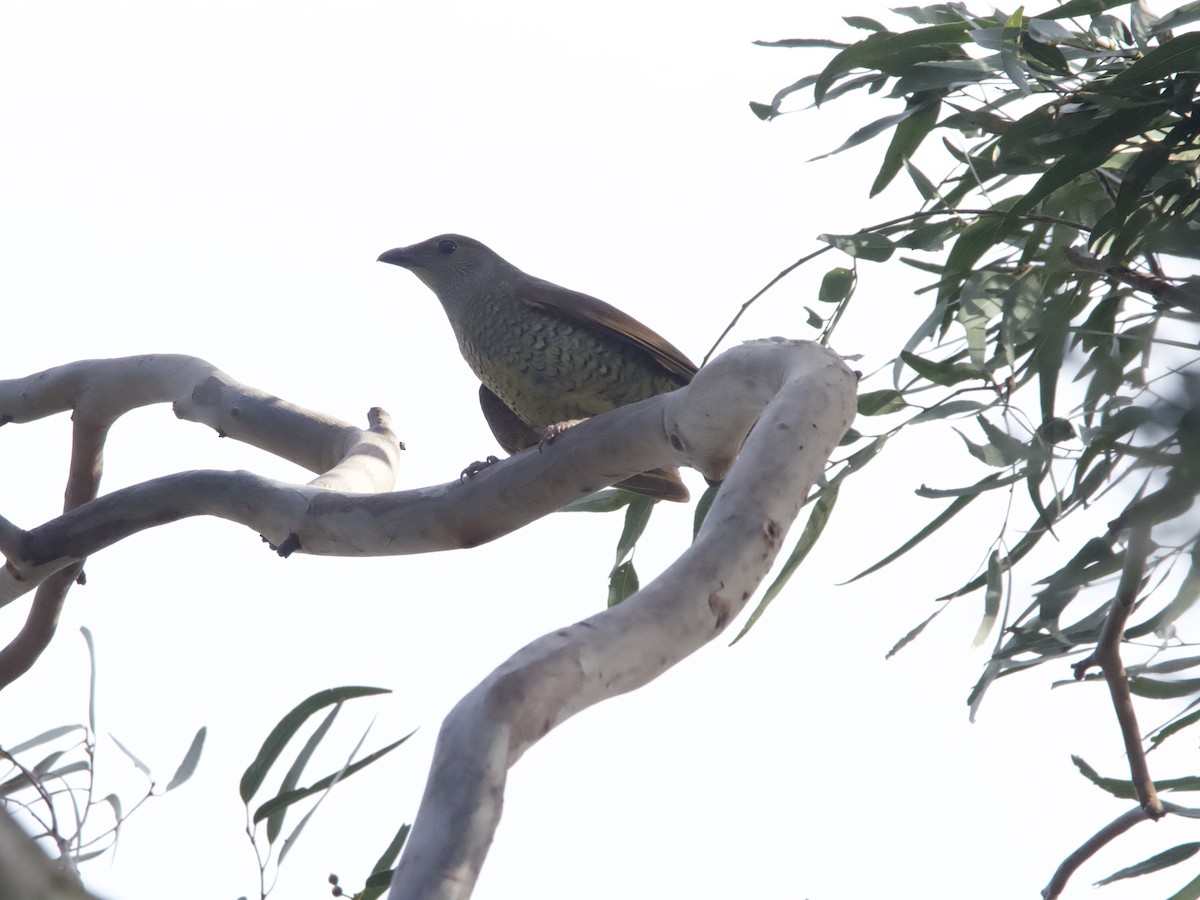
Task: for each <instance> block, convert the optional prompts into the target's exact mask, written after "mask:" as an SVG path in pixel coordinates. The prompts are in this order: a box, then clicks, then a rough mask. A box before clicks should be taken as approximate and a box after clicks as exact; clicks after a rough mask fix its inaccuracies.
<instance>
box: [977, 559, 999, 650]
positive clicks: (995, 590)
mask: <svg viewBox="0 0 1200 900" xmlns="http://www.w3.org/2000/svg"><path fill="white" fill-rule="evenodd" d="M1003 575H1004V572H1003V570H1002V569H1001V567H1000V551H999V550H993V551H992V552H991V555H990V556H988V562H987V591H985V592H984V597H983V620H982V621H981V622H980V623H979V628H978V629H976V631H975V639H974V640H973V641H972V642H971V646H972V647H979V646H981V645H982V644H983V642H984V641H986V640H987V637H988V635H989V634H991V633H992V629H993V628H994V627H995V626H996V619H997V617H998V616H999V615H1000V598H1001V596H1002V595H1003V589H1004V585H1003V582H1002V580H1001V579H1002V578H1003Z"/></svg>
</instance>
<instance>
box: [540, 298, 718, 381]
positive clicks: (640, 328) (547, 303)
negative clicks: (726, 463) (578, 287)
mask: <svg viewBox="0 0 1200 900" xmlns="http://www.w3.org/2000/svg"><path fill="white" fill-rule="evenodd" d="M521 287H522V289H521V292H520V295H521V299H522V301H524V302H525V303H526V304H528V305H529V306H530V307H532V308H533V309H536V310H538V311H539V312H543V313H547V314H549V315H552V316H558V317H559V318H563V319H567V320H569V321H573V322H579V323H580V324H583V325H587V326H588V327H590V328H595V329H597V330H599V331H602V332H604V333H605V334H608V335H611V336H612V337H615V338H617V339H618V340H621V341H624V342H625V343H627V344H630V345H632V346H634V347H637V348H638V349H639V350H644V351H645V352H646V353H648V354H650V356H651V357H652V358H653V359H654V361H655V362H657V363H658V364H659V365H660V366H662V367H663V368H664V369H666V370H667V371H668V372H670V373H671V374H673V375H676V376H678V377H679V378H681V379H683V382H684V383H687V382H688V381H691V380H692V376H693V375H695V374H696V364H695V363H693V362H692V361H691V360H690V359H688V358H687V357H686V356H685V355H684V353H683V351H682V350H680V349H679V348H678V347H676V346H675V345H674V344H672V343H671V342H670V341H668V340H667V339H666V338H664V337H663V336H662V335H660V334H658V333H657V332H655V331H652V330H651V329H649V328H647V327H646V326H645V325H643V324H642V323H641V322H639V321H638V320H637V319H635V318H633V316H630V315H627V314H626V313H623V312H621V310H619V309H617V308H616V307H615V306H610V305H609V304H607V303H605V302H604V301H603V300H597V299H596V298H595V297H591V296H589V295H587V294H581V293H579V292H578V291H572V290H569V289H567V288H564V287H559V286H558V285H557V284H551V283H550V282H548V281H543V280H542V279H540V278H532V277H531V278H530V279H529V281H528V282H527V283H526V284H524V285H522V286H521Z"/></svg>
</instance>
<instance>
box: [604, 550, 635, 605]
mask: <svg viewBox="0 0 1200 900" xmlns="http://www.w3.org/2000/svg"><path fill="white" fill-rule="evenodd" d="M638 588H639V584H638V576H637V570H636V569H634V567H633V561H632V560H626V561H625V562H623V563H621V564H619V565H616V566H613V569H612V571H611V572H609V573H608V605H609V607H610V608H611V607H614V606H616V605H617V604H618V603H621V602H622V601H624V600H627V599H628V598H629V597H631V596H633V595H634V594H636V593H637V592H638Z"/></svg>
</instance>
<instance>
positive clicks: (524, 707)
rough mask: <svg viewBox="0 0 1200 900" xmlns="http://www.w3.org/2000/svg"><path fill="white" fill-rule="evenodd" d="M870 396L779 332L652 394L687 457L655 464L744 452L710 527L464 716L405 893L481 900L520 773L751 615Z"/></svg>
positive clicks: (447, 737)
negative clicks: (547, 745)
mask: <svg viewBox="0 0 1200 900" xmlns="http://www.w3.org/2000/svg"><path fill="white" fill-rule="evenodd" d="M855 397H856V379H855V376H854V374H853V373H852V372H851V371H850V370H849V369H848V368H847V367H846V366H845V364H844V363H842V361H841V360H840V359H839V358H838V357H837V356H835V355H834V354H833V353H832V352H830V351H829V350H827V349H826V348H824V347H821V346H819V345H817V344H813V343H808V342H794V341H782V340H778V339H777V340H771V341H755V342H753V343H750V344H744V345H742V346H741V347H738V348H735V349H734V350H730V351H728V352H727V353H725V354H723V355H722V356H721V357H719V358H718V359H717V360H715V361H714V362H713V363H711V364H710V365H708V366H705V367H704V368H703V369H701V371H700V373H699V374H698V375H697V376H696V378H695V379H694V380H693V382H692V383H691V385H689V386H688V387H687V388H684V389H682V390H679V391H676V392H675V393H673V394H670V395H667V396H665V397H662V398H656V399H655V401H647V403H656V404H660V405H661V406H662V407H663V409H662V416H663V422H664V425H665V428H666V430H667V434H668V436H669V441H670V443H671V444H672V445H673V446H675V447H676V448H677V450H678V451H679V453H680V458H679V459H667V458H663V457H655V458H653V459H650V458H647V459H646V460H644V462H645V463H646V464H649V463H653V464H656V465H668V464H672V465H673V464H676V463H680V462H683V463H688V464H691V465H695V466H697V467H699V468H701V469H702V471H705V472H706V473H709V474H719V473H722V472H724V467H725V465H726V464H727V463H728V461H729V460H731V459H732V458H733V457H734V455H735V454H736V462H735V463H734V464H733V466H732V469H731V470H730V471H729V472H728V476H727V478H726V480H725V482H724V484H723V485H722V486H721V489H720V491H719V493H718V494H717V497H716V499H715V501H714V503H713V505H712V508H711V509H710V511H709V513H708V516H707V518H706V519H705V521H704V525H703V527H702V528H701V530H700V532H699V534H698V535H697V536H696V540H695V542H694V543H693V544H692V546H691V547H690V548H689V549H688V550H687V551H686V552H685V553H684V554H683V555H682V556H681V557H680V558H679V559H678V560H677V561H676V562H675V563H674V564H673V565H671V566H670V567H669V568H668V569H667V570H666V571H665V572H663V573H662V574H661V575H660V576H659V577H658V578H656V579H655V580H654V581H653V582H651V583H650V584H648V585H647V586H646V587H644V588H642V590H640V591H638V592H637V593H636V594H634V595H633V596H632V597H630V598H628V599H627V600H625V602H623V603H622V604H620V605H619V606H616V607H614V608H612V609H608V610H605V611H604V612H601V613H598V614H596V615H594V616H592V617H590V618H588V619H585V620H583V621H582V622H579V623H576V624H575V625H572V626H570V627H568V628H563V629H560V630H558V631H555V632H554V633H552V634H548V635H545V636H544V637H541V638H539V639H538V640H536V641H534V642H533V643H531V644H529V645H528V646H526V647H525V648H524V649H522V650H520V651H519V652H517V653H516V654H515V655H514V656H513V657H512V658H511V659H509V660H508V661H507V662H506V663H504V664H503V665H501V666H500V667H499V668H498V669H496V670H495V671H494V672H493V673H492V674H491V675H489V676H488V677H487V678H486V679H484V681H483V682H482V683H481V684H479V686H478V687H476V688H475V689H474V690H473V691H471V692H470V693H469V694H468V695H467V696H466V697H464V698H463V699H462V700H461V701H460V702H459V703H458V705H457V706H456V707H455V708H454V709H453V710H452V711H451V713H450V714H449V716H447V718H446V721H445V722H444V723H443V725H442V729H441V732H440V734H439V737H438V742H437V748H436V750H435V755H434V761H433V765H432V768H431V770H430V774H429V780H428V782H427V784H426V788H425V795H424V797H423V799H422V801H421V806H420V810H419V812H418V814H417V818H416V822H415V824H414V827H413V830H412V833H411V834H410V835H409V838H408V842H407V844H406V846H405V849H404V853H403V856H402V857H401V859H400V864H399V866H398V868H397V870H396V874H395V877H394V879H393V881H392V887H391V893H390V897H391V898H392V900H435V898H436V900H451V898H454V900H461V898H465V897H468V896H469V895H470V894H471V891H472V889H473V888H474V885H475V881H476V879H477V877H478V874H479V870H480V868H481V866H482V865H483V860H484V857H485V856H486V854H487V850H488V847H489V846H490V845H491V842H492V837H493V834H494V833H495V829H496V826H497V824H498V823H499V820H500V813H501V808H502V806H503V799H504V787H505V781H506V778H507V771H508V769H509V767H510V766H512V765H513V764H514V763H515V762H516V761H517V760H518V759H519V758H520V757H521V755H522V754H523V753H524V752H525V751H526V750H528V749H529V747H531V746H532V745H533V744H534V743H536V742H537V741H538V740H540V739H541V738H542V737H543V736H544V735H545V734H546V733H547V732H549V731H550V729H552V728H554V727H555V726H557V725H559V724H560V723H562V722H563V721H565V720H566V719H567V718H569V717H570V716H572V715H574V714H575V713H577V712H579V711H580V710H582V709H585V708H586V707H588V706H591V705H592V704H594V703H598V702H600V701H601V700H606V699H608V698H610V697H613V696H616V695H617V694H621V693H623V692H626V691H630V690H634V689H635V688H638V687H641V686H642V685H644V684H646V683H647V682H649V681H651V680H652V679H654V678H657V677H658V676H659V675H661V674H662V673H663V672H665V671H666V670H667V669H669V668H670V667H671V666H673V665H675V664H676V663H678V662H679V661H681V660H682V659H684V658H685V657H687V656H688V655H690V654H691V653H692V652H694V651H695V650H696V649H698V648H699V647H701V646H703V645H704V644H705V643H707V642H708V641H711V640H712V639H713V638H714V637H716V636H717V635H718V634H720V633H721V631H722V630H723V629H724V628H725V627H726V626H727V625H728V624H729V622H730V621H731V620H732V619H733V618H734V617H735V616H736V615H737V614H738V613H739V612H741V610H742V609H743V608H744V606H745V604H746V602H747V600H748V599H749V598H750V596H751V595H752V594H753V592H754V591H755V589H756V588H757V587H758V585H759V583H760V582H761V580H762V579H763V577H764V576H765V575H766V573H767V571H768V570H769V568H770V566H771V563H772V561H773V560H774V559H775V556H776V554H777V553H778V551H779V549H780V547H781V544H782V542H783V540H784V537H785V535H786V533H787V531H788V528H789V527H790V526H791V524H792V522H793V520H794V519H795V518H796V516H797V514H798V513H799V511H800V508H801V506H802V505H803V504H804V502H805V498H806V497H807V496H808V493H809V491H810V489H811V487H812V485H813V483H814V482H815V481H816V479H817V478H818V477H819V476H820V474H821V472H822V471H823V469H824V466H825V463H826V461H827V460H828V458H829V456H830V454H831V453H832V452H833V450H834V448H835V447H836V446H837V445H838V442H839V441H840V440H841V438H842V435H843V434H845V432H846V429H847V428H849V426H850V423H851V422H852V421H853V419H854V415H855ZM620 412H621V410H617V411H616V412H615V413H609V414H605V416H601V417H599V419H609V417H610V416H612V417H614V418H615V416H616V415H617V413H620ZM592 421H593V422H595V423H597V424H599V421H598V420H592ZM610 421H611V420H610ZM755 423H756V424H755ZM586 424H591V423H585V425H586ZM752 424H753V431H752V432H750V434H749V436H748V437H746V439H745V445H744V446H742V439H743V436H745V434H746V431H747V430H748V429H749V428H750V427H751V425H752ZM580 428H581V429H582V428H583V426H580ZM568 436H571V434H570V433H568ZM590 442H591V436H590V435H589V443H590ZM739 447H740V448H741V449H740V453H739V452H738V450H739ZM644 467H645V465H643V463H638V464H637V465H632V466H630V467H629V468H627V469H623V470H622V471H621V472H620V473H617V476H618V477H619V476H620V475H623V474H624V473H625V472H634V471H639V470H640V469H641V468H644Z"/></svg>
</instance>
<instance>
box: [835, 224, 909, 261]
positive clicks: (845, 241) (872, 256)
mask: <svg viewBox="0 0 1200 900" xmlns="http://www.w3.org/2000/svg"><path fill="white" fill-rule="evenodd" d="M817 239H818V240H821V241H824V242H825V243H827V244H829V245H831V246H833V247H836V248H837V249H839V250H841V251H842V252H843V253H845V254H846V255H847V256H853V257H855V258H857V259H865V260H869V261H870V262H884V261H885V260H887V259H889V258H890V257H891V255H892V253H894V252H895V250H896V247H895V245H894V244H893V243H892V242H891V241H890V240H889V239H888V238H887V236H885V235H882V234H880V233H879V232H873V231H868V232H860V233H859V234H822V235H820V236H819V237H818V238H817Z"/></svg>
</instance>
